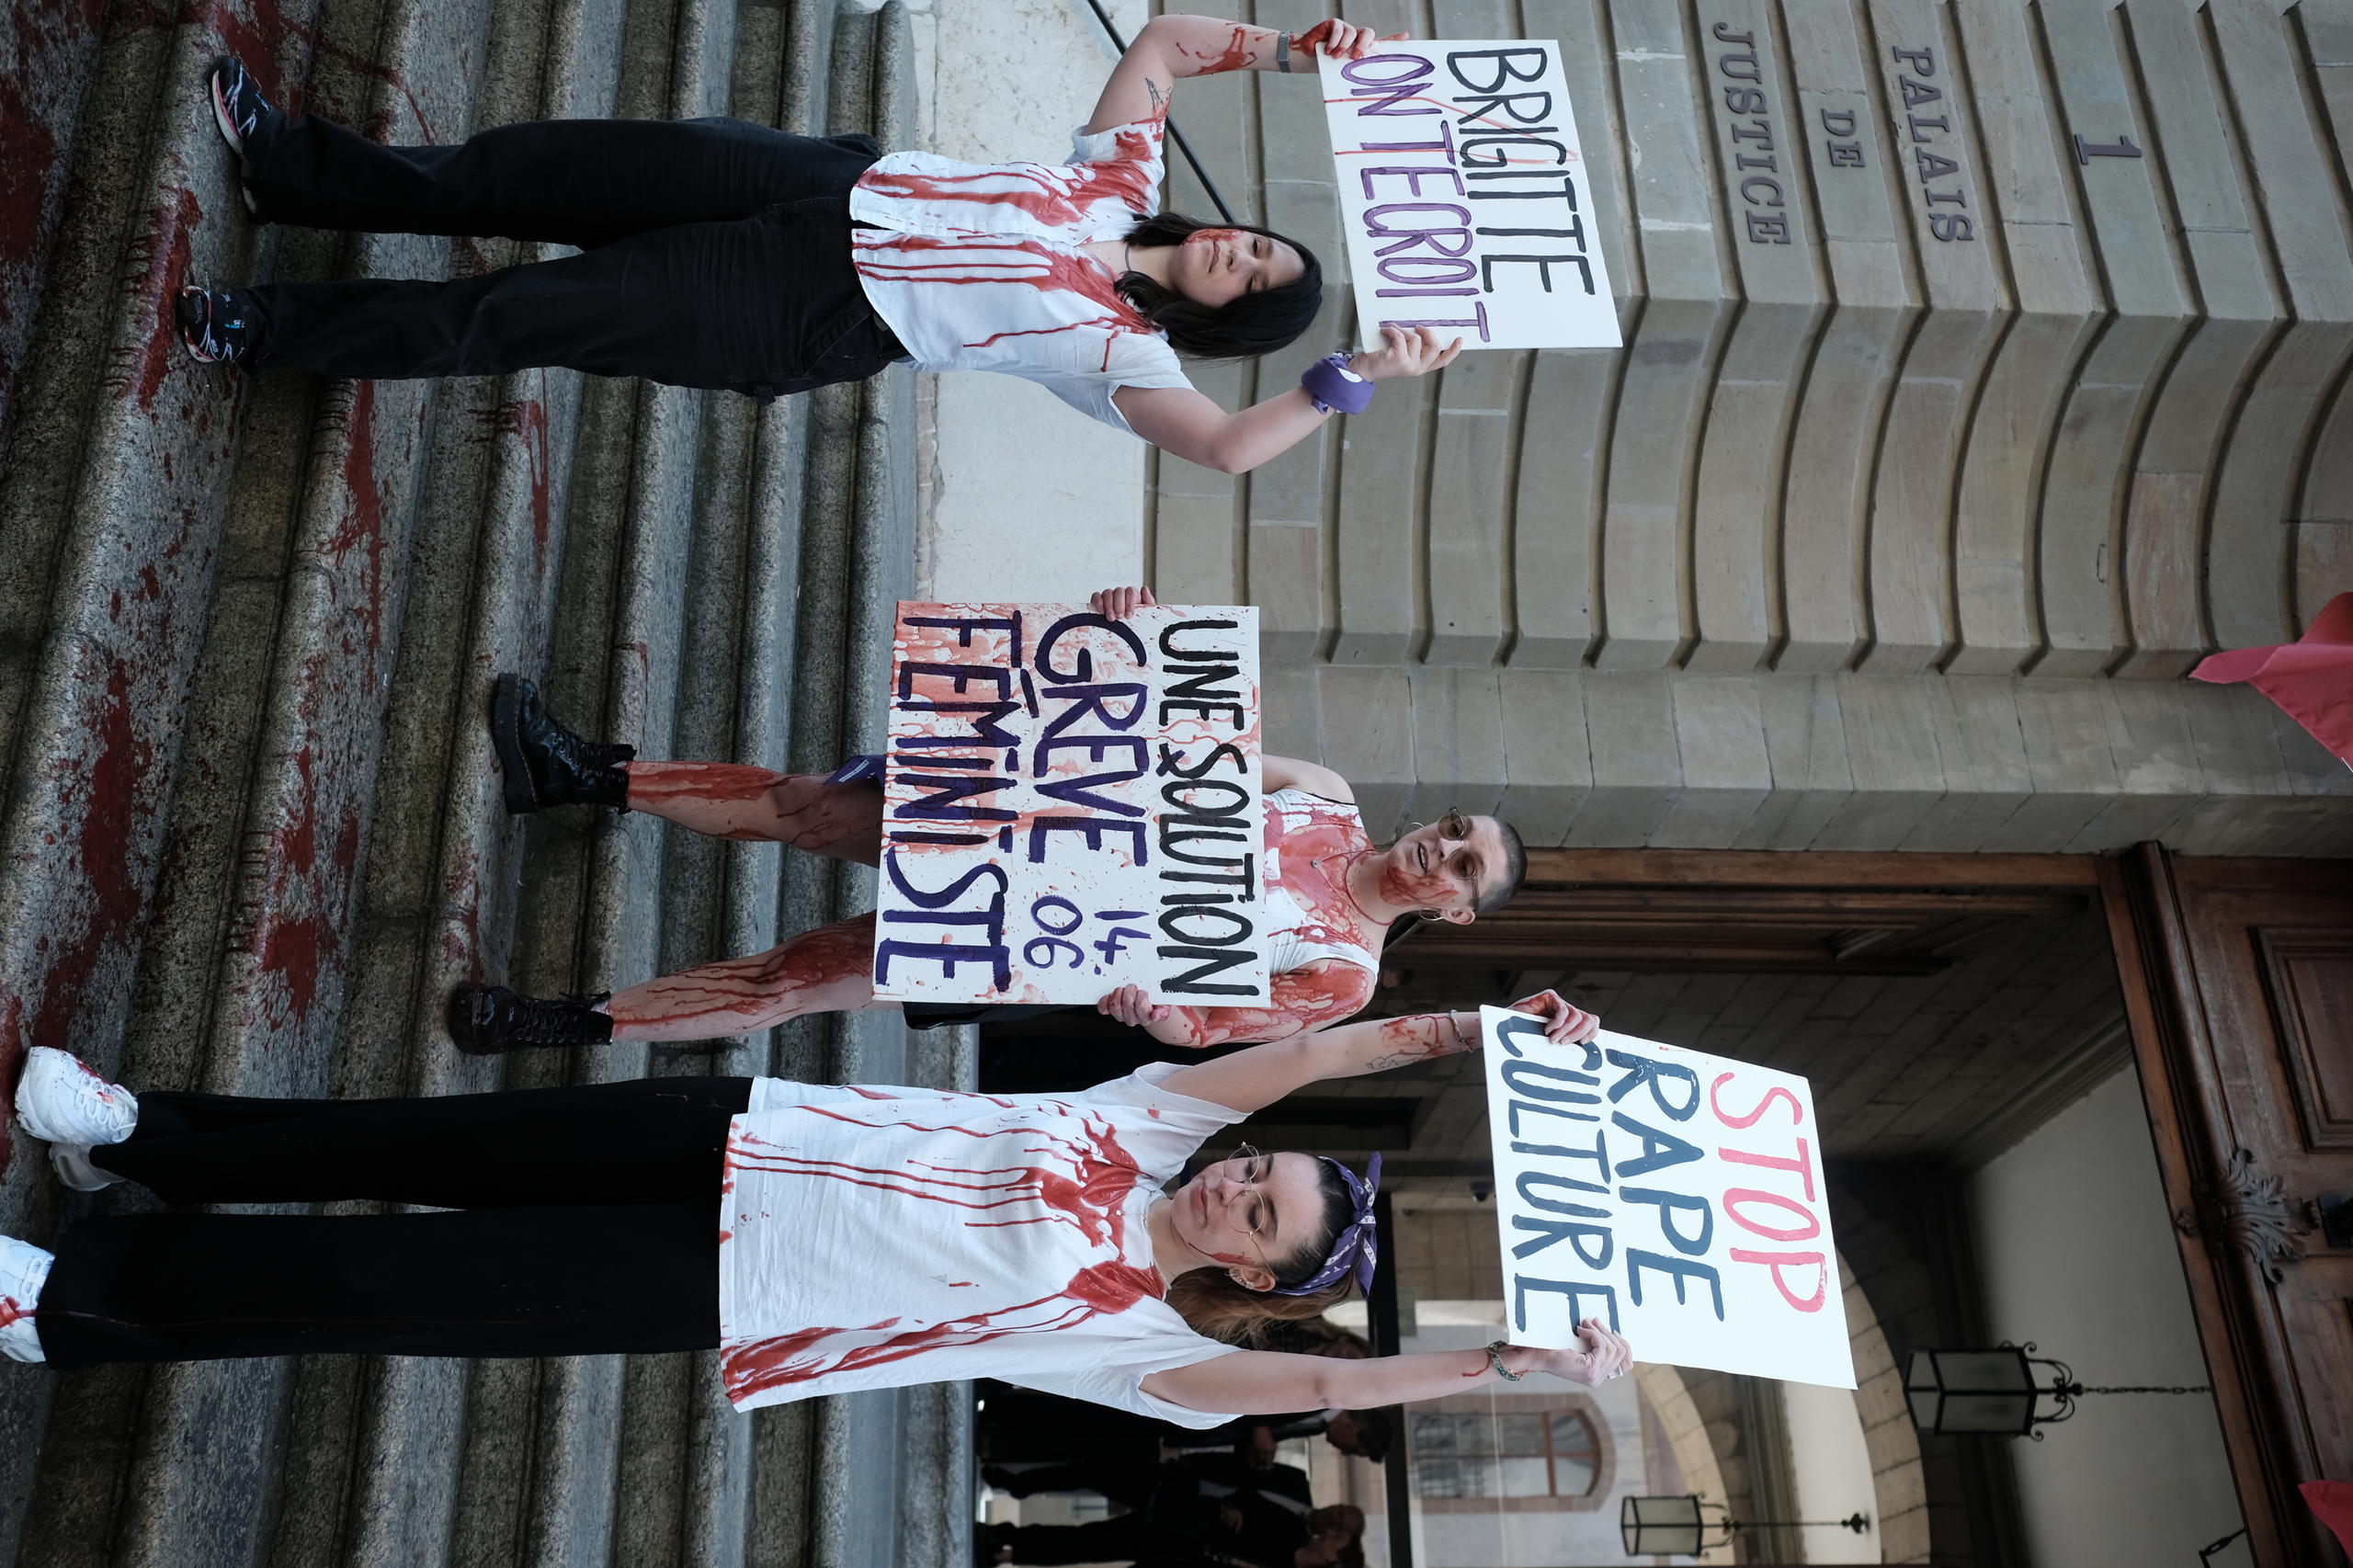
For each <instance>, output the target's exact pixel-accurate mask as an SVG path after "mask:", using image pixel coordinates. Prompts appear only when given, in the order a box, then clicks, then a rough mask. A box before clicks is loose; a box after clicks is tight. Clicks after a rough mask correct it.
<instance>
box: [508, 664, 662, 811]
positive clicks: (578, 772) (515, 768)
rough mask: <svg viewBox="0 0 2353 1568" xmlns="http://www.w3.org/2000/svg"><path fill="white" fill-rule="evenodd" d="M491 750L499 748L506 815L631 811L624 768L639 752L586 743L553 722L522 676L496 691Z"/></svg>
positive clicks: (536, 689) (534, 689)
mask: <svg viewBox="0 0 2353 1568" xmlns="http://www.w3.org/2000/svg"><path fill="white" fill-rule="evenodd" d="M492 693H493V694H492V699H491V709H490V739H491V744H493V745H494V746H496V747H497V748H498V767H499V772H500V773H501V774H502V775H503V778H501V780H500V783H501V788H502V789H503V790H505V791H506V809H507V810H508V811H510V812H515V813H517V815H520V814H521V813H523V812H536V811H540V810H541V809H542V808H544V807H548V806H610V807H612V808H613V809H614V810H615V811H620V812H625V811H627V810H629V775H628V774H626V773H623V772H622V771H621V770H620V765H621V764H622V763H624V762H633V761H635V760H636V758H637V748H636V747H635V746H626V745H615V744H609V743H608V742H605V741H592V740H586V739H584V738H583V737H581V736H579V735H575V734H574V733H572V732H571V731H570V730H567V729H565V728H564V727H563V725H562V724H559V723H557V722H555V720H554V719H553V718H551V717H550V716H549V713H548V710H547V708H546V706H545V705H544V704H542V703H541V702H540V688H539V687H537V686H535V685H533V684H532V683H531V682H529V681H528V680H525V679H524V678H523V677H522V676H517V675H504V676H499V677H498V679H497V680H496V682H494V685H493V687H492Z"/></svg>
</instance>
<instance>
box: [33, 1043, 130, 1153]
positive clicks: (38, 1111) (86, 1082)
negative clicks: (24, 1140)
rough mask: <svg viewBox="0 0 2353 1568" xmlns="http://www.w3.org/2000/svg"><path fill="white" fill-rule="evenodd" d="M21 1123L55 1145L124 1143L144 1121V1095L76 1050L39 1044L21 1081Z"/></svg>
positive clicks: (35, 1135)
mask: <svg viewBox="0 0 2353 1568" xmlns="http://www.w3.org/2000/svg"><path fill="white" fill-rule="evenodd" d="M17 1124H18V1125H19V1126H21V1127H23V1128H24V1130H25V1131H28V1132H29V1133H31V1134H32V1135H33V1136H34V1137H36V1138H40V1139H42V1140H44V1141H46V1142H51V1143H82V1144H89V1143H119V1142H122V1141H123V1140H124V1139H126V1138H128V1137H130V1136H131V1129H132V1128H134V1127H137V1126H138V1125H139V1098H138V1096H135V1095H133V1094H132V1093H131V1091H130V1090H129V1089H126V1088H124V1087H123V1086H122V1085H120V1084H109V1083H108V1082H107V1081H106V1080H105V1079H104V1078H101V1077H99V1076H98V1075H97V1074H96V1073H93V1072H91V1071H90V1069H89V1068H88V1067H87V1066H86V1065H85V1063H84V1062H83V1061H82V1059H81V1058H80V1057H78V1056H76V1055H74V1053H73V1052H72V1051H56V1050H52V1049H51V1048H50V1047H48V1046H45V1045H37V1046H35V1047H33V1049H32V1050H31V1051H29V1052H28V1054H27V1055H26V1058H25V1075H24V1077H23V1078H22V1079H21V1080H20V1081H18V1083H17Z"/></svg>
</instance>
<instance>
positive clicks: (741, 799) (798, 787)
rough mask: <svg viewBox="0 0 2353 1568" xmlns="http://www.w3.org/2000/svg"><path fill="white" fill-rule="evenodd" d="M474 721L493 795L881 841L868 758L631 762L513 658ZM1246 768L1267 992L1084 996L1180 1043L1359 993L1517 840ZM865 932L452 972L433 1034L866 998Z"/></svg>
mask: <svg viewBox="0 0 2353 1568" xmlns="http://www.w3.org/2000/svg"><path fill="white" fill-rule="evenodd" d="M1090 603H1091V605H1092V608H1093V609H1094V611H1095V613H1097V614H1098V615H1102V616H1108V617H1110V618H1113V619H1124V618H1126V617H1128V616H1130V615H1132V614H1133V613H1134V612H1135V611H1136V610H1137V609H1139V608H1142V607H1145V606H1149V605H1153V604H1155V603H1157V601H1156V600H1155V599H1154V597H1153V595H1152V590H1151V589H1150V588H1146V587H1135V588H1108V589H1105V590H1104V591H1103V592H1101V593H1098V594H1097V595H1095V596H1094V597H1093V599H1092V600H1091V601H1090ZM492 737H493V740H494V744H496V746H497V748H498V754H499V766H500V768H501V770H502V774H503V778H504V787H505V791H506V806H507V809H508V810H509V811H512V812H532V811H538V810H540V809H542V808H544V807H548V806H552V805H568V804H585V805H599V806H608V807H611V808H614V809H616V810H620V811H631V810H635V811H642V812H649V813H651V814H653V815H655V816H659V817H661V818H663V819H664V820H665V821H668V822H672V823H676V824H678V825H680V826H682V827H688V828H691V829H693V830H694V831H695V832H697V833H703V834H709V835H712V836H715V837H721V838H735V839H751V840H759V839H774V840H777V841H779V842H781V843H785V844H790V845H792V846H795V847H796V848H800V849H804V850H808V851H810V852H812V853H814V854H818V855H826V856H831V857H833V858H837V859H845V860H858V861H861V862H863V863H864V864H866V865H874V864H876V863H877V862H878V861H879V859H880V858H881V844H882V792H881V784H880V779H879V777H877V776H872V775H867V776H863V777H859V778H855V779H849V778H843V777H842V776H841V775H838V774H837V775H835V777H833V778H816V777H813V776H809V775H801V774H786V773H778V772H773V771H771V770H769V769H767V768H764V767H741V766H738V765H735V764H732V763H712V762H650V761H640V760H637V757H636V754H635V752H634V750H633V749H632V748H631V747H629V746H624V745H611V744H604V743H601V742H596V741H588V740H584V739H582V738H581V737H580V736H578V735H575V734H574V733H572V732H571V731H569V730H566V729H565V728H563V726H562V725H561V724H558V723H557V722H555V721H554V720H553V719H552V718H551V717H550V716H549V715H548V713H547V711H546V710H545V709H544V708H542V707H541V706H540V702H539V698H538V693H537V691H536V689H535V688H534V687H532V686H531V684H530V683H529V681H525V680H523V679H521V678H520V677H519V676H500V677H499V686H498V695H497V699H496V701H495V703H494V710H493V722H492ZM847 771H850V770H847V769H846V770H845V772H847ZM1261 772H1262V776H1263V781H1264V784H1265V788H1266V797H1265V837H1264V840H1263V855H1264V864H1265V868H1266V880H1267V889H1268V896H1267V915H1268V918H1269V921H1270V923H1271V924H1272V926H1273V927H1274V929H1273V932H1272V940H1271V943H1270V953H1269V957H1270V967H1271V968H1272V970H1273V974H1274V979H1273V984H1272V987H1271V994H1270V996H1269V999H1268V1001H1267V1005H1265V1006H1231V1007H1207V1006H1203V1007H1194V1006H1171V1005H1168V1004H1166V1003H1154V1002H1152V1001H1150V1000H1148V999H1147V998H1146V996H1145V995H1144V994H1143V992H1142V989H1141V988H1139V987H1137V986H1133V985H1126V986H1121V987H1120V988H1119V989H1117V990H1115V991H1113V992H1111V993H1110V994H1108V995H1106V996H1105V997H1103V998H1102V1000H1101V1002H1100V1003H1099V1004H1098V1005H1097V1006H1098V1010H1099V1011H1101V1012H1102V1013H1104V1014H1105V1015H1107V1016H1108V1017H1113V1018H1117V1019H1118V1020H1120V1022H1121V1023H1124V1024H1129V1025H1132V1026H1134V1027H1136V1028H1142V1029H1144V1030H1145V1031H1147V1032H1148V1033H1150V1034H1151V1035H1152V1036H1153V1038H1154V1039H1155V1040H1160V1041H1162V1042H1163V1043H1165V1044H1170V1045H1184V1046H1192V1047H1206V1046H1213V1045H1230V1044H1235V1043H1239V1042H1243V1041H1250V1040H1282V1039H1286V1038H1288V1037H1290V1036H1291V1035H1295V1034H1299V1033H1301V1032H1302V1031H1305V1030H1309V1029H1317V1028H1324V1027H1326V1026H1327V1025H1331V1024H1336V1023H1338V1022H1340V1021H1341V1020H1342V1019H1344V1018H1347V1017H1352V1016H1354V1015H1355V1014H1357V1013H1358V1012H1360V1011H1361V1010H1362V1009H1363V1008H1364V1006H1365V1005H1366V1004H1367V1003H1369V1002H1370V1001H1371V1000H1372V995H1373V991H1374V988H1375V986H1376V983H1377V982H1378V980H1379V976H1380V969H1381V963H1380V953H1381V943H1382V940H1383V938H1384V937H1385V935H1386V933H1387V932H1388V929H1389V927H1390V926H1392V924H1394V923H1395V922H1396V921H1398V920H1401V919H1404V918H1405V917H1406V916H1408V915H1418V916H1419V917H1420V918H1422V919H1425V920H1444V921H1448V922H1450V923H1453V924H1457V925H1461V924H1465V923H1468V922H1469V921H1472V920H1474V919H1476V918H1477V917H1478V916H1479V915H1483V914H1486V913H1489V912H1491V911H1493V910H1495V909H1499V908H1501V907H1502V906H1503V905H1504V904H1505V903H1508V902H1509V901H1510V899H1511V897H1512V895H1513V894H1514V893H1516V892H1518V891H1519V884H1520V881H1521V879H1522V878H1523V877H1524V876H1525V875H1526V872H1527V867H1528V855H1527V851H1526V849H1525V848H1523V847H1522V846H1521V844H1520V839H1519V835H1518V833H1516V832H1514V831H1513V829H1512V827H1511V824H1508V823H1506V822H1504V821H1503V820H1502V819H1500V818H1498V817H1491V816H1466V815H1464V814H1463V813H1461V812H1451V811H1450V812H1447V813H1446V815H1445V816H1443V817H1441V818H1440V819H1439V820H1438V821H1437V822H1435V823H1431V824H1427V825H1425V826H1421V827H1417V828H1415V830H1414V831H1413V832H1411V833H1408V834H1406V835H1404V837H1402V838H1400V839H1398V840H1397V841H1396V842H1395V843H1393V844H1391V845H1388V846H1375V845H1374V844H1373V842H1372V840H1371V837H1370V835H1368V834H1367V833H1366V832H1365V828H1364V822H1363V819H1362V817H1361V816H1360V815H1359V814H1358V811H1357V808H1356V805H1355V801H1354V796H1353V794H1352V793H1351V791H1350V790H1349V788H1348V783H1347V779H1345V778H1341V777H1340V776H1339V775H1338V774H1336V773H1334V772H1333V771H1332V770H1331V769H1329V768H1327V767H1319V766H1318V765H1316V764H1314V763H1311V762H1301V761H1298V760H1296V759H1293V758H1289V757H1278V756H1268V757H1264V758H1262V759H1261ZM873 951H874V919H873V916H871V915H861V916H858V917H857V918H855V919H850V920H843V921H838V922H835V924H833V925H830V926H821V927H819V928H817V929H815V930H813V931H804V932H801V933H800V934H798V935H796V936H794V937H790V938H789V939H788V940H786V941H785V942H783V943H782V944H781V945H779V946H778V947H776V948H773V949H769V950H768V951H767V952H765V953H757V954H755V955H753V956H751V957H749V958H742V959H733V960H726V961H723V962H720V963H711V964H702V965H698V966H697V967H695V968H693V969H689V970H684V971H679V972H678V973H676V974H670V975H664V976H662V977H660V978H658V979H655V980H650V981H646V982H643V983H640V984H637V985H632V986H631V987H629V988H628V989H626V990H623V991H620V992H618V993H615V994H610V995H608V996H599V997H573V998H565V999H543V998H539V997H531V996H524V995H521V994H517V993H516V992H513V991H510V990H508V989H506V987H504V986H497V985H472V984H469V985H463V986H460V987H459V989H458V991H457V993H456V994H454V995H453V996H452V998H451V1000H450V1007H449V1033H450V1038H451V1039H453V1040H456V1041H457V1043H458V1045H459V1048H460V1049H461V1050H464V1051H476V1052H490V1051H510V1050H513V1049H515V1048H517V1047H518V1046H532V1045H559V1046H580V1045H601V1044H603V1043H605V1042H606V1041H608V1040H713V1039H718V1038H721V1037H723V1036H727V1035H733V1034H743V1033H746V1032H749V1031H752V1030H756V1029H765V1028H771V1027H773V1026H774V1025H776V1024H779V1023H781V1022H783V1021H784V1020H785V1019H787V1018H791V1017H801V1016H803V1015H806V1014H810V1013H830V1012H847V1011H857V1010H859V1009H863V1008H868V1007H878V1006H881V1007H887V1006H897V1005H898V1004H896V1003H892V1002H887V1001H878V1000H877V999H876V998H875V995H874V985H873V978H872V955H873ZM1030 1010H1031V1011H1036V1010H1039V1009H1030ZM907 1012H908V1021H909V1022H910V1023H913V1024H915V1025H916V1026H917V1027H919V1028H920V1027H926V1026H928V1025H931V1024H937V1023H950V1022H960V1021H964V1020H966V1019H970V1018H975V1017H982V1016H985V1015H988V1014H989V1012H990V1010H989V1009H988V1008H986V1007H984V1006H978V1005H975V1006H969V1007H962V1008H953V1007H925V1006H916V1005H910V1006H909V1007H908V1008H907ZM995 1016H997V1017H1006V1016H1017V1015H1010V1014H1008V1013H1003V1012H1000V1013H997V1014H995Z"/></svg>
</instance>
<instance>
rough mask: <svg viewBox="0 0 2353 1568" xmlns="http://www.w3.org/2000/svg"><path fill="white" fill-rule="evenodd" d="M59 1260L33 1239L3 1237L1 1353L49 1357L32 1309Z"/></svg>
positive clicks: (19, 1357)
mask: <svg viewBox="0 0 2353 1568" xmlns="http://www.w3.org/2000/svg"><path fill="white" fill-rule="evenodd" d="M56 1261H57V1259H56V1258H55V1257H53V1256H51V1255H50V1254H48V1253H46V1252H43V1251H42V1250H41V1249H40V1248H39V1247H37V1246H35V1245H33V1244H32V1243H30V1242H20V1241H18V1240H17V1238H16V1237H14V1236H0V1356H6V1357H7V1358H8V1359H10V1360H11V1361H46V1360H48V1359H49V1357H48V1355H47V1354H46V1353H44V1352H43V1351H42V1349H41V1347H40V1330H39V1329H38V1328H36V1327H34V1326H33V1309H34V1308H35V1307H37V1306H39V1305H40V1292H41V1287H43V1286H44V1285H47V1284H48V1283H49V1266H50V1265H51V1264H52V1263H55V1262H56Z"/></svg>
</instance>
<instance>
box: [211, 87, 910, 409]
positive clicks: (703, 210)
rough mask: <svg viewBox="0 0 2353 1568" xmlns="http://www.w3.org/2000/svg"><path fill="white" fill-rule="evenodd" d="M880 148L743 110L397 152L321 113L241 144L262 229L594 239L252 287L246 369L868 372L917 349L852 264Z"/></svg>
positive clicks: (274, 123) (545, 125)
mask: <svg viewBox="0 0 2353 1568" xmlns="http://www.w3.org/2000/svg"><path fill="white" fill-rule="evenodd" d="M879 155H880V150H879V149H878V148H877V147H876V145H875V143H874V142H873V140H872V139H871V138H870V137H864V136H841V137H833V138H829V139H819V138H815V137H808V136H794V135H791V134H790V133H788V132H786V131H771V130H769V129H767V127H765V126H760V125H754V124H752V123H750V122H749V121H746V120H740V119H689V120H641V119H562V120H544V121H540V122H538V123H535V124H526V125H506V126H500V127H499V128H497V129H496V130H493V131H483V132H482V133H481V134H480V135H478V136H475V137H473V138H472V139H471V140H470V141H468V142H464V143H463V144H461V145H459V146H455V147H385V146H380V145H378V144H377V143H375V142H369V141H368V140H366V139H365V138H363V137H360V136H358V135H356V134H354V133H353V132H352V131H347V130H346V129H345V128H344V127H342V126H339V125H336V124H334V123H332V122H331V121H328V120H324V119H318V118H316V117H315V116H308V115H305V116H299V117H295V118H291V119H289V118H288V117H286V116H283V115H270V116H267V117H266V118H265V119H264V122H263V123H262V124H261V125H260V126H258V127H257V128H256V130H255V131H254V133H253V134H252V135H251V136H249V137H247V138H246V140H245V157H246V164H245V187H246V189H247V190H248V191H249V192H250V193H251V194H252V196H253V198H254V199H255V201H256V204H257V206H258V207H259V210H260V216H261V218H262V220H263V221H264V222H275V223H300V224H304V225H306V226H308V227H312V228H321V229H349V230H358V231H363V232H367V233H414V234H470V235H496V236H502V237H505V238H508V239H517V240H540V241H549V242H552V243H556V244H569V245H578V246H580V247H582V254H581V255H579V256H567V257H564V258H563V259H561V260H557V261H543V262H536V263H533V264H530V265H529V266H523V267H504V268H501V269H500V270H498V271H495V272H492V273H488V274H486V275H484V276H483V277H479V278H459V279H457V280H454V281H451V282H447V283H433V282H417V281H397V280H392V279H377V278H366V279H360V280H357V281H351V282H340V283H271V284H262V285H259V286H257V287H255V288H252V289H246V290H238V294H239V297H240V299H241V300H242V301H243V303H244V308H245V310H246V312H248V314H249V315H250V316H251V318H252V319H253V320H254V321H255V322H256V323H257V324H258V327H257V338H256V345H255V347H254V349H253V351H252V353H251V355H250V356H249V357H248V358H246V360H245V361H244V363H245V364H246V365H247V366H249V367H250V368H252V369H268V368H270V367H272V366H280V365H290V366H294V367H297V368H300V369H306V370H314V371H317V372H319V373H320V374H322V375H330V376H349V377H355V378H361V379H369V378H373V379H392V378H399V377H407V376H476V375H503V374H506V372H508V371H512V370H521V369H533V368H535V367H540V366H563V367H566V368H569V369H575V370H585V371H588V372H591V373H593V374H596V375H603V376H642V377H645V378H646V379H647V380H649V381H662V382H665V383H667V384H669V385H672V386H686V387H721V388H725V389H727V390H730V391H733V392H745V393H749V394H751V395H753V396H756V397H763V398H765V397H773V396H778V395H781V394H783V393H786V392H801V391H806V390H807V389H809V388H811V387H816V386H824V385H826V384H828V383H830V382H834V381H861V380H863V379H865V378H866V377H868V376H870V375H873V374H874V373H875V372H877V371H878V370H880V369H882V367H884V366H885V365H888V364H889V363H891V361H892V360H893V359H896V358H900V357H901V356H902V355H903V354H904V349H902V348H901V347H899V344H898V340H897V339H896V338H894V337H892V335H891V333H890V330H889V329H888V328H887V327H885V326H884V325H883V324H882V322H881V319H880V318H879V317H877V316H876V315H875V313H874V312H873V309H872V307H871V306H870V305H869V304H868V303H867V302H866V294H865V290H863V289H862V288H861V287H860V286H859V284H858V274H857V271H856V269H855V268H854V267H852V266H851V265H850V250H849V235H850V220H849V203H848V195H849V191H850V187H852V186H854V185H855V184H856V183H857V181H858V176H859V175H860V174H862V173H864V172H865V170H866V168H867V166H868V165H870V164H872V163H873V162H874V160H875V158H876V157H877V156H879Z"/></svg>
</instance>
